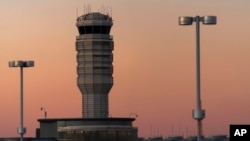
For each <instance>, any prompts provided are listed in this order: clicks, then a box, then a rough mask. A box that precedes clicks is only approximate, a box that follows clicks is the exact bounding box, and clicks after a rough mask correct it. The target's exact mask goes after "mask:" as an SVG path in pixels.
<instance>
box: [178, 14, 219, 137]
mask: <svg viewBox="0 0 250 141" xmlns="http://www.w3.org/2000/svg"><path fill="white" fill-rule="evenodd" d="M193 22H196V104H197V105H196V109H194V110H193V118H194V119H195V120H197V141H201V137H202V120H203V119H204V118H205V110H203V109H202V105H201V85H200V83H201V81H200V79H201V78H200V22H203V24H205V25H213V24H216V16H203V17H200V16H196V17H179V25H192V23H193Z"/></svg>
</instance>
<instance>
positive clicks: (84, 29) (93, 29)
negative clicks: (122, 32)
mask: <svg viewBox="0 0 250 141" xmlns="http://www.w3.org/2000/svg"><path fill="white" fill-rule="evenodd" d="M110 28H111V27H110V26H81V27H78V31H79V33H80V34H109V32H110Z"/></svg>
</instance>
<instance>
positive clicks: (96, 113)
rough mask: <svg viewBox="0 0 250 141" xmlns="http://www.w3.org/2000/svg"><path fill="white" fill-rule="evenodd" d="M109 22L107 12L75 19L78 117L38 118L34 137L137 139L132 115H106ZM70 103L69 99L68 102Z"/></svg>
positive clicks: (109, 72) (97, 140)
mask: <svg viewBox="0 0 250 141" xmlns="http://www.w3.org/2000/svg"><path fill="white" fill-rule="evenodd" d="M112 25H113V21H112V18H111V17H110V16H109V15H108V14H101V13H88V14H85V15H82V16H80V17H78V18H77V23H76V26H77V28H78V31H79V36H77V37H76V44H75V47H76V51H77V55H76V59H77V75H78V77H77V86H78V88H79V89H80V91H81V94H82V118H56V119H46V118H45V119H38V121H39V122H40V129H38V131H37V134H38V137H41V138H56V139H57V140H58V141H137V139H138V137H137V132H138V129H137V128H136V127H133V125H132V122H133V121H134V120H135V118H110V117H109V115H110V114H109V109H108V94H109V91H110V90H111V88H112V86H113V76H112V75H113V64H112V62H113V53H112V51H113V49H114V43H113V37H112V36H111V35H109V33H110V30H111V27H112ZM72 102H73V101H72Z"/></svg>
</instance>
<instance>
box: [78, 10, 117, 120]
mask: <svg viewBox="0 0 250 141" xmlns="http://www.w3.org/2000/svg"><path fill="white" fill-rule="evenodd" d="M112 25H113V22H112V18H111V17H110V16H108V15H104V14H101V13H88V14H85V15H83V16H80V17H78V18H77V24H76V26H77V28H78V31H79V34H80V35H79V36H77V38H76V50H77V63H78V65H77V74H78V77H77V85H78V87H79V89H80V91H81V93H82V116H83V118H107V117H108V115H109V111H108V109H109V108H108V94H109V91H110V89H111V88H112V86H113V76H112V74H113V65H112V62H113V53H112V51H113V48H114V43H113V38H112V36H111V35H109V33H110V29H111V26H112Z"/></svg>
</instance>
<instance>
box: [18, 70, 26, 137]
mask: <svg viewBox="0 0 250 141" xmlns="http://www.w3.org/2000/svg"><path fill="white" fill-rule="evenodd" d="M19 130H21V131H20V132H19V133H20V141H23V135H24V134H25V131H24V130H25V129H24V127H23V67H22V66H21V67H20V129H19Z"/></svg>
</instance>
